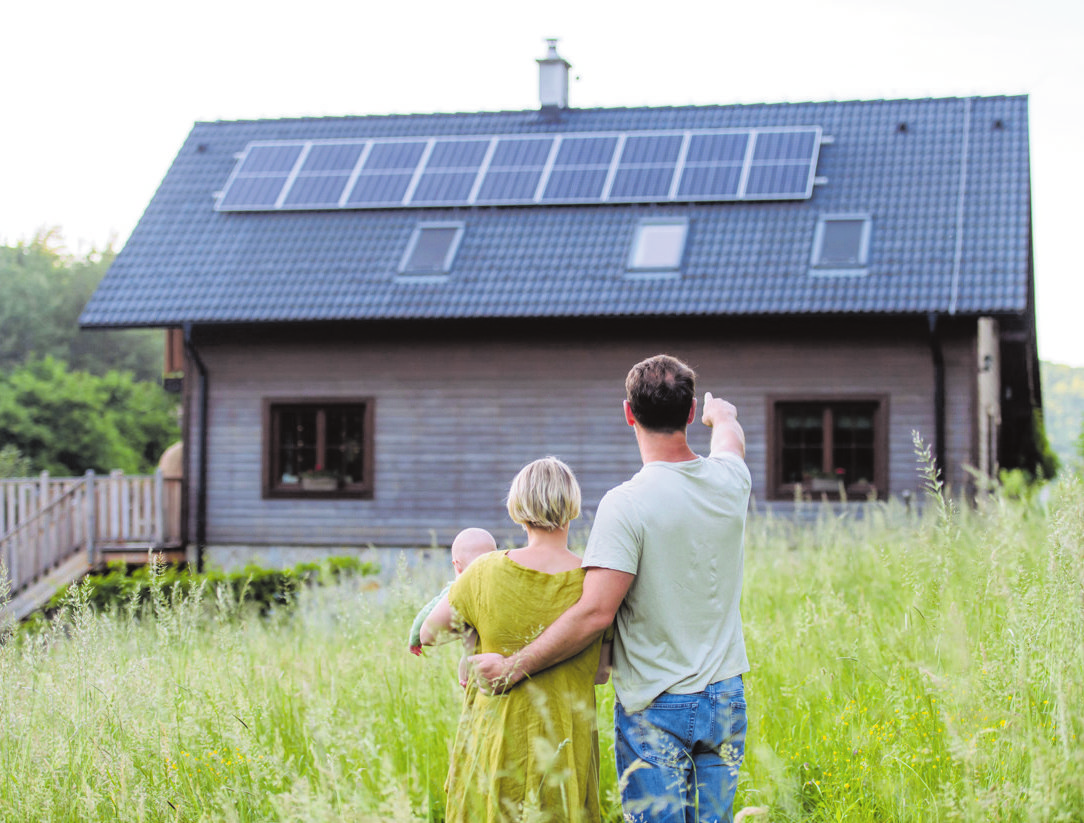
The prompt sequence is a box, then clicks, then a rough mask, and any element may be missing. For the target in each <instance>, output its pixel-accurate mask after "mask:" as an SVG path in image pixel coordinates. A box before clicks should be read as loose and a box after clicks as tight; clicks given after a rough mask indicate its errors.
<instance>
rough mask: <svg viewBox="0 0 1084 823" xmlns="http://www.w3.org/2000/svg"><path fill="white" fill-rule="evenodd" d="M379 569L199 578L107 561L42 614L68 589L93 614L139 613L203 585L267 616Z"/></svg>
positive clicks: (338, 565) (306, 567)
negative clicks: (313, 590) (309, 592)
mask: <svg viewBox="0 0 1084 823" xmlns="http://www.w3.org/2000/svg"><path fill="white" fill-rule="evenodd" d="M377 571H379V569H378V567H377V566H376V565H375V564H374V563H370V562H368V561H362V560H358V559H357V558H355V557H332V558H328V559H327V560H324V561H321V562H312V563H300V564H298V565H296V566H294V567H292V568H287V569H265V568H261V567H259V566H255V565H250V566H246V567H245V568H243V569H241V570H240V571H234V572H223V571H219V570H212V571H209V572H204V573H202V574H200V573H197V572H194V571H191V570H189V569H187V568H179V567H175V566H165V567H160V566H158V565H157V564H154V563H152V564H149V565H147V566H140V567H138V568H136V569H134V570H129V569H128V567H127V566H126V565H125V564H124V563H121V562H118V563H111V564H110V565H109V567H108V571H107V572H106V573H105V574H94V575H90V576H88V577H86V578H85V579H84V580H83V581H82V582H81V583H73V584H71V585H68V586H62V587H61V588H60V589H59V590H58V591H57V593H56V594H55V595H53V598H52V599H51V600H50V601H49V603H48V605H47V606H46V611H47V612H55V611H56V610H57V609H59V608H60V607H61V605H62V604H63V603H64V602H66V601H67V600H68V599H70V597H71V594H70V591H69V590H70V589H71V587H72V586H78V587H79V588H80V589H81V591H80V596H81V597H82V598H85V599H86V602H87V604H88V605H89V607H90V608H91V609H92V610H93V611H96V612H113V611H120V610H122V609H131V610H133V611H135V612H142V611H143V610H145V609H146V607H147V606H148V605H152V604H153V603H154V602H155V599H156V598H160V599H161V600H162V601H168V602H176V601H177V600H178V599H181V598H185V597H188V596H189V595H191V594H192V593H193V592H194V591H196V590H198V589H200V588H201V587H203V588H206V589H207V590H208V591H220V590H224V591H225V592H226V593H227V594H228V595H229V596H230V597H231V599H232V600H233V602H235V603H237V604H238V605H240V606H252V607H255V608H256V609H257V610H258V611H259V613H260V614H267V613H268V612H270V611H271V610H272V609H281V608H290V607H292V606H294V605H295V604H296V603H297V597H298V592H299V591H300V590H301V588H302V587H304V586H316V585H325V584H329V583H336V582H338V581H339V580H340V579H341V578H346V577H352V576H366V575H371V574H375V573H376V572H377Z"/></svg>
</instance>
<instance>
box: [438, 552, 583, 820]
mask: <svg viewBox="0 0 1084 823" xmlns="http://www.w3.org/2000/svg"><path fill="white" fill-rule="evenodd" d="M583 577H584V571H583V569H573V570H571V571H567V572H559V573H557V574H547V573H545V572H540V571H536V570H534V569H528V568H526V567H524V566H520V565H519V564H517V563H516V562H515V561H514V560H512V559H511V558H510V557H509V556H508V553H507V552H491V553H489V554H485V555H483V556H481V557H479V558H478V559H477V560H475V561H474V562H473V563H471V564H470V566H469V567H467V569H466V570H465V571H464V572H463V574H462V575H461V576H460V577H459V579H458V580H456V582H455V583H454V584H453V585H452V588H451V591H450V592H449V594H448V600H449V603H450V604H451V606H452V609H453V613H454V614H456V615H457V616H458V617H460V618H461V619H462V620H463V622H465V623H467V624H469V625H471V626H473V627H474V628H475V629H476V630H477V632H478V651H479V652H499V653H500V654H503V655H509V654H511V653H513V652H515V651H517V650H518V649H520V648H522V647H523V646H525V645H527V643H529V642H530V641H531V640H533V639H534V638H535V637H537V636H538V635H539V634H540V633H541V632H542V630H543V629H545V628H546V626H548V625H549V624H550V623H552V622H553V621H554V620H556V619H557V618H558V617H559V616H560V615H561V613H562V612H564V611H565V610H566V609H567V608H568V607H569V606H571V605H572V604H574V603H575V602H576V601H577V600H579V598H580V594H581V592H582V591H583ZM601 642H602V641H601V640H596V641H595V642H594V643H592V644H591V645H590V646H588V647H587V648H586V649H584V650H583V651H582V652H580V654H578V655H576V656H575V657H573V658H570V659H569V660H567V661H565V662H564V663H561V664H559V665H557V666H553V667H552V668H549V669H547V670H545V671H543V672H539V673H538V674H536V675H534V676H532V677H531V678H529V679H527V680H524V681H523V682H522V683H520V684H519V685H518V686H516V687H515V688H513V689H512V690H510V691H509V692H508V693H507V694H503V695H493V696H490V695H485V694H482V693H481V692H478V691H477V689H476V688H475V687H474V685H473V684H471V685H470V686H469V687H468V690H467V699H466V700H464V704H463V715H462V717H461V718H460V722H459V728H458V731H457V733H456V740H455V744H454V747H453V750H452V755H451V764H450V766H449V770H448V783H447V789H448V805H447V811H446V815H447V817H446V820H447V821H448V823H481V822H482V821H487V822H488V823H498V821H500V822H501V823H504V822H505V821H508V823H512V821H514V822H515V823H520V821H575V823H581V821H583V823H596V822H597V821H598V820H599V819H600V816H599V799H598V727H597V723H596V716H595V687H594V680H595V672H596V671H597V669H598V660H599V650H600V646H601Z"/></svg>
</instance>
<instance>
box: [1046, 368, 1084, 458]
mask: <svg viewBox="0 0 1084 823" xmlns="http://www.w3.org/2000/svg"><path fill="white" fill-rule="evenodd" d="M1039 371H1040V375H1041V377H1042V386H1043V414H1044V417H1045V420H1046V434H1047V437H1049V438H1050V445H1051V447H1052V448H1053V449H1054V451H1055V452H1056V453H1057V455H1058V459H1059V460H1061V462H1062V465H1063V466H1064V465H1068V464H1070V463H1072V462H1074V461H1076V460H1079V454H1078V451H1077V441H1078V438H1080V436H1081V431H1082V428H1084V368H1073V367H1072V366H1062V365H1060V364H1058V363H1047V362H1043V363H1042V364H1040V367H1039Z"/></svg>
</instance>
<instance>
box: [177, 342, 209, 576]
mask: <svg viewBox="0 0 1084 823" xmlns="http://www.w3.org/2000/svg"><path fill="white" fill-rule="evenodd" d="M182 328H183V330H184V350H185V352H187V354H188V356H189V357H190V358H191V360H192V362H193V363H195V364H196V370H197V371H198V372H199V451H198V452H197V458H196V459H197V461H198V464H199V465H198V467H197V472H196V474H197V477H198V480H197V487H196V571H197V572H201V573H202V572H203V555H204V549H205V548H206V546H207V418H208V416H209V415H208V411H207V409H208V406H207V366H206V365H205V364H204V362H203V359H202V358H201V357H200V356H199V352H198V351H196V347H195V345H193V343H192V323H191V322H186V323H185V324H184V325H183V326H182Z"/></svg>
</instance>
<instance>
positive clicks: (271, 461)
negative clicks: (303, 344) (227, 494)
mask: <svg viewBox="0 0 1084 823" xmlns="http://www.w3.org/2000/svg"><path fill="white" fill-rule="evenodd" d="M344 406H361V407H363V411H362V444H361V448H362V452H361V471H362V479H361V481H360V482H356V483H351V484H350V485H348V486H340V487H338V488H335V489H303V488H301V486H300V484H298V485H297V486H294V485H292V484H291V485H284V484H282V483H280V482H277V481H276V477H280V476H281V472H280V470H279V457H278V455H277V454H276V453H275V449H276V447H277V443H278V442H279V438H278V436H277V435H278V431H279V425H280V424H279V418H278V415H279V414H280V413H281V412H282V411H286V410H289V411H296V410H298V409H314V410H316V412H317V421H318V422H317V429H318V431H319V430H320V428H321V424H320V422H319V415H320V414H321V413H322V412H323V413H326V411H327V409H328V408H331V407H344ZM375 420H376V401H375V399H374V398H373V397H265V398H264V399H263V445H262V450H261V462H262V464H263V466H262V467H263V470H262V478H263V482H262V484H261V485H262V496H263V498H264V499H291V498H293V499H297V498H302V499H322V500H341V499H353V500H357V499H362V500H371V499H372V498H373V492H374V483H373V465H374V460H373V449H374V445H375V440H376V438H375ZM318 436H319V435H318ZM326 447H327V443H326V440H325V442H324V443H322V444H321V443H318V444H317V452H318V453H319V450H320V449H321V448H326Z"/></svg>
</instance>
